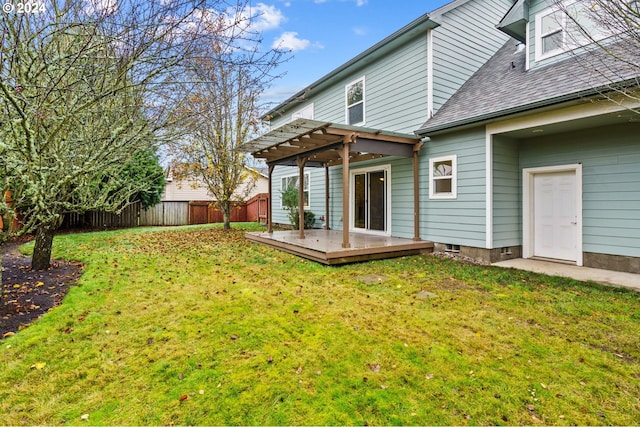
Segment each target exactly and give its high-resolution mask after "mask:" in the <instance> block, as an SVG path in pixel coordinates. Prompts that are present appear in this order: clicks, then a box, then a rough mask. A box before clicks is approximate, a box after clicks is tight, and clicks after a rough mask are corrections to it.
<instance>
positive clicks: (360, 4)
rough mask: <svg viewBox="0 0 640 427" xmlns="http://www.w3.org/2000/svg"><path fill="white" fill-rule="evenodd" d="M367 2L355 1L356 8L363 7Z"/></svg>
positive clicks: (366, 0) (362, 0) (365, 0)
mask: <svg viewBox="0 0 640 427" xmlns="http://www.w3.org/2000/svg"><path fill="white" fill-rule="evenodd" d="M368 1H369V0H356V5H357V6H364V5H365V4H367V2H368Z"/></svg>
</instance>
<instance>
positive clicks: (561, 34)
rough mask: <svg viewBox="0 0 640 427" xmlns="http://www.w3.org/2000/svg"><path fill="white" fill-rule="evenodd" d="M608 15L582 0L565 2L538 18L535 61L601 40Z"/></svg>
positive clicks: (605, 31) (541, 13)
mask: <svg viewBox="0 0 640 427" xmlns="http://www.w3.org/2000/svg"><path fill="white" fill-rule="evenodd" d="M604 15H606V11H602V10H599V9H598V7H597V6H594V5H592V4H591V3H590V2H585V1H582V0H578V1H573V2H565V3H563V4H561V5H557V6H553V7H551V8H549V9H546V10H544V11H542V12H540V13H539V14H537V15H536V61H539V60H541V59H545V58H549V57H551V56H554V55H557V54H560V53H563V52H566V51H568V50H571V49H575V48H577V47H580V46H585V45H587V44H589V43H590V42H591V41H592V40H600V39H603V38H605V37H606V36H607V35H609V34H608V31H607V28H606V26H605V25H602V23H601V22H600V21H601V20H602V19H604V18H605V16H604Z"/></svg>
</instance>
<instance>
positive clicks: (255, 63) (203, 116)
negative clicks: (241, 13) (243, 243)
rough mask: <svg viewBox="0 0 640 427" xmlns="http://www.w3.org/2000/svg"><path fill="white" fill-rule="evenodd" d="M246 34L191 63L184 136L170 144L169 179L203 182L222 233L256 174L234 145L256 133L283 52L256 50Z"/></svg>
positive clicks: (209, 49)
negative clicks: (262, 103)
mask: <svg viewBox="0 0 640 427" xmlns="http://www.w3.org/2000/svg"><path fill="white" fill-rule="evenodd" d="M227 19H229V18H227ZM222 22H224V20H223V21H222ZM248 31H249V30H248ZM251 34H252V33H250V32H245V33H243V37H242V42H241V43H239V44H237V45H230V44H226V43H222V44H221V43H217V42H216V43H214V44H213V45H209V46H207V52H208V56H207V57H204V55H203V57H201V58H199V59H197V60H195V61H192V62H191V64H190V66H191V69H190V73H189V74H190V76H191V77H192V78H191V79H190V80H191V81H192V83H191V85H192V90H191V95H189V96H188V98H187V99H186V100H185V103H184V105H183V106H182V108H181V109H180V112H181V113H183V114H184V115H185V116H187V117H189V119H188V120H187V121H186V124H185V127H184V132H185V136H184V137H183V138H181V139H177V140H175V141H173V143H172V144H171V146H172V150H171V155H172V157H173V162H172V170H173V172H174V176H175V177H176V178H178V179H185V178H197V179H198V180H199V181H201V182H202V183H204V185H205V186H206V188H207V190H208V192H209V194H210V195H211V196H213V198H214V199H215V200H216V204H217V206H218V207H219V208H220V210H221V211H222V214H223V218H224V228H225V229H230V228H231V224H230V221H231V208H232V205H233V203H234V202H239V201H244V200H246V198H247V197H248V195H249V193H250V192H251V191H252V190H253V188H254V187H255V182H256V179H257V178H258V176H259V175H258V172H257V171H256V170H254V169H252V168H250V167H249V166H250V164H251V161H252V159H251V158H250V157H248V155H247V154H245V153H243V152H240V151H239V150H238V147H239V146H241V145H242V144H244V143H246V142H248V141H249V140H250V138H252V137H253V136H255V135H256V134H257V132H258V131H259V128H260V126H261V121H260V117H259V116H260V110H261V108H260V106H259V99H260V96H261V95H262V93H263V91H264V89H265V88H266V87H267V86H268V84H269V83H270V82H271V81H272V80H273V79H274V78H275V77H276V76H274V75H272V71H273V70H274V69H275V68H276V67H277V65H279V64H280V63H281V62H282V60H283V57H284V56H283V55H284V54H285V53H284V52H282V51H280V50H278V49H270V50H266V51H261V50H260V39H259V37H257V36H258V34H253V36H251ZM247 35H249V36H247ZM254 36H255V37H254Z"/></svg>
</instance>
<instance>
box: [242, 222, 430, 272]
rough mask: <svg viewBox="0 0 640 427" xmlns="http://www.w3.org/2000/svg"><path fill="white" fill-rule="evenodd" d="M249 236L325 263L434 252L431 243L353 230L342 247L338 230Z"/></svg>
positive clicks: (249, 238)
mask: <svg viewBox="0 0 640 427" xmlns="http://www.w3.org/2000/svg"><path fill="white" fill-rule="evenodd" d="M246 238H247V239H248V240H251V241H253V242H258V243H263V244H265V245H269V246H272V247H274V248H277V249H280V250H282V251H285V252H289V253H291V254H293V255H297V256H300V257H303V258H307V259H310V260H313V261H316V262H319V263H322V264H326V265H339V264H348V263H353V262H360V261H369V260H373V259H384V258H394V257H399V256H405V255H417V254H420V253H424V252H431V251H433V243H432V242H425V241H414V240H412V239H403V238H399V237H389V236H375V235H370V234H362V233H350V234H349V239H350V242H351V247H350V248H343V247H342V231H335V230H315V229H314V230H305V238H304V239H300V238H299V237H298V231H275V232H273V233H266V232H259V233H257V232H252V233H247V234H246Z"/></svg>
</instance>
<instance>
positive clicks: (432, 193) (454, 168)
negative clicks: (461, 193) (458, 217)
mask: <svg viewBox="0 0 640 427" xmlns="http://www.w3.org/2000/svg"><path fill="white" fill-rule="evenodd" d="M457 163H458V161H457V156H456V155H455V154H454V155H452V156H444V157H434V158H431V159H429V198H430V199H455V198H456V197H457V196H458V190H457V187H458V183H457V175H458V165H457Z"/></svg>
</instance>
